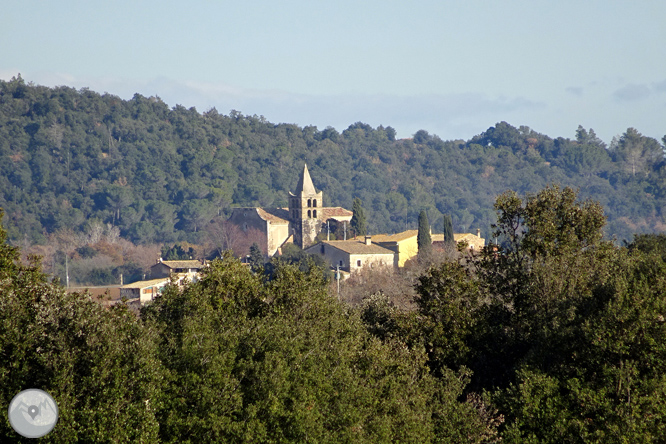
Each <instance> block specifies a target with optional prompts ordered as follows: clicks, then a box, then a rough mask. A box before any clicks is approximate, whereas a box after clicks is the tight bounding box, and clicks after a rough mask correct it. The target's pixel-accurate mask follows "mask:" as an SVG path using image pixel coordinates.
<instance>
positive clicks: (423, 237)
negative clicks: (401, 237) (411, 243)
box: [416, 210, 432, 254]
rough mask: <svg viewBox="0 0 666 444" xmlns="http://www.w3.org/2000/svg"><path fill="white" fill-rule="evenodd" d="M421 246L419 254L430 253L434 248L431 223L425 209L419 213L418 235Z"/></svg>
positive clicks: (418, 242)
mask: <svg viewBox="0 0 666 444" xmlns="http://www.w3.org/2000/svg"><path fill="white" fill-rule="evenodd" d="M416 242H417V244H418V247H419V254H424V253H429V252H430V250H432V239H431V237H430V224H429V223H428V215H427V214H426V212H425V210H421V213H420V214H419V232H418V235H417V237H416Z"/></svg>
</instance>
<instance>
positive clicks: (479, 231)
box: [476, 228, 481, 237]
mask: <svg viewBox="0 0 666 444" xmlns="http://www.w3.org/2000/svg"><path fill="white" fill-rule="evenodd" d="M476 237H481V228H477V229H476Z"/></svg>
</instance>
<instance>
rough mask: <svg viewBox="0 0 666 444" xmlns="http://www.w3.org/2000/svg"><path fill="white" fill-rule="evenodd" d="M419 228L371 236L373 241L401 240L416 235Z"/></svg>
mask: <svg viewBox="0 0 666 444" xmlns="http://www.w3.org/2000/svg"><path fill="white" fill-rule="evenodd" d="M418 234H419V230H407V231H403V232H402V233H396V234H375V235H373V236H372V241H373V242H402V241H404V240H407V239H409V238H412V237H416V236H418Z"/></svg>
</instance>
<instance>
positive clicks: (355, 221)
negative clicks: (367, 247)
mask: <svg viewBox="0 0 666 444" xmlns="http://www.w3.org/2000/svg"><path fill="white" fill-rule="evenodd" d="M352 212H353V213H354V215H353V216H352V219H351V223H350V225H351V227H352V228H353V229H354V233H355V234H356V235H357V236H365V235H366V234H367V230H366V227H365V212H364V211H363V207H362V206H361V199H359V198H358V197H356V198H354V203H353V204H352Z"/></svg>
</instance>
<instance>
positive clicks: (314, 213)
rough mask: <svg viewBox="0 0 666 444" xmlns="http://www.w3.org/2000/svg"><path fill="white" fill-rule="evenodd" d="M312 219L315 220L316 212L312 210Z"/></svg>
mask: <svg viewBox="0 0 666 444" xmlns="http://www.w3.org/2000/svg"><path fill="white" fill-rule="evenodd" d="M312 217H314V218H315V219H316V218H317V210H312Z"/></svg>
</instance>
